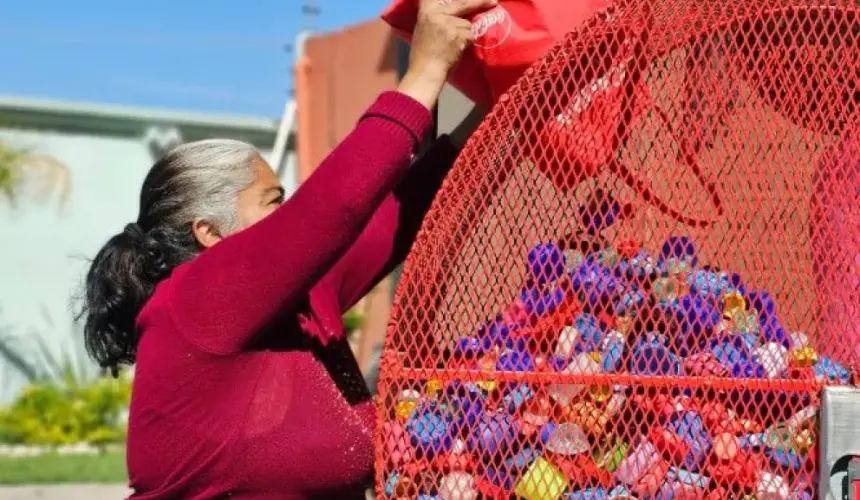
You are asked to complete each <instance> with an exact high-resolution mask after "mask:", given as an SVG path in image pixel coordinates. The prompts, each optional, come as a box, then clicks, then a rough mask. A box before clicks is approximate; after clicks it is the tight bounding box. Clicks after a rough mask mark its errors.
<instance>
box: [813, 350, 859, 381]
mask: <svg viewBox="0 0 860 500" xmlns="http://www.w3.org/2000/svg"><path fill="white" fill-rule="evenodd" d="M813 370H815V378H816V379H818V380H820V381H824V382H829V383H832V384H841V385H847V384H848V382H850V381H851V374H850V373H848V370H846V369H845V367H844V366H843V365H842V364H841V363H839V362H838V361H834V360H833V359H831V358H828V357H825V356H821V357H819V358H818V362H817V363H815V365H814V366H813Z"/></svg>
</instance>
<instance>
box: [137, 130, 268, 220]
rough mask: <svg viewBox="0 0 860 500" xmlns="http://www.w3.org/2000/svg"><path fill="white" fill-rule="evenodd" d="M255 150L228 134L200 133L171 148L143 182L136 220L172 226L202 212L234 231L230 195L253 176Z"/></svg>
mask: <svg viewBox="0 0 860 500" xmlns="http://www.w3.org/2000/svg"><path fill="white" fill-rule="evenodd" d="M258 155H259V152H258V151H257V149H256V148H255V147H254V146H252V145H250V144H248V143H246V142H242V141H236V140H232V139H206V140H202V141H195V142H189V143H186V144H182V145H180V146H177V147H175V148H173V149H172V150H171V151H170V152H168V153H167V154H166V155H164V157H163V158H162V159H161V160H159V161H158V162H157V163H156V164H155V166H153V168H152V171H150V174H149V175H148V176H147V179H146V181H145V182H144V186H143V190H142V192H141V203H140V210H141V213H140V216H141V218H142V219H145V220H141V221H140V222H141V225H142V226H145V225H149V226H150V227H152V226H155V225H167V226H170V227H173V228H178V227H183V226H187V225H189V224H191V223H192V222H193V221H194V220H195V219H198V218H202V219H206V220H207V221H209V222H211V223H213V224H215V226H216V227H217V228H218V229H219V230H220V231H222V232H223V233H225V234H228V233H230V232H233V231H236V230H237V229H238V226H239V221H238V219H237V211H236V200H237V198H238V196H239V193H240V192H241V191H242V190H243V189H245V188H246V187H247V186H248V185H250V184H251V183H252V182H253V180H254V170H253V160H254V158H255V157H257V156H258ZM146 220H148V221H152V222H151V223H150V224H147V222H146Z"/></svg>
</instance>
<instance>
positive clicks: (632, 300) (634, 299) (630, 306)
mask: <svg viewBox="0 0 860 500" xmlns="http://www.w3.org/2000/svg"><path fill="white" fill-rule="evenodd" d="M645 300H646V297H645V294H644V293H642V292H640V291H639V290H634V291H630V292H626V293H624V294H622V295H621V297H619V298H618V299H617V300H616V301H615V302H614V303H613V309H614V311H615V314H616V315H618V316H624V315H628V314H633V313H635V312H636V311H638V310H639V309H640V308H641V307H642V306H643V305H644V304H645Z"/></svg>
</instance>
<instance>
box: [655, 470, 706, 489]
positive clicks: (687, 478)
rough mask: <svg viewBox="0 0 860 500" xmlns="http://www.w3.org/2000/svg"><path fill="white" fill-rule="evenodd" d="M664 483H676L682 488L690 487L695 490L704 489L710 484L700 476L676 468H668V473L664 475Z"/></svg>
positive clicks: (704, 477)
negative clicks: (681, 485)
mask: <svg viewBox="0 0 860 500" xmlns="http://www.w3.org/2000/svg"><path fill="white" fill-rule="evenodd" d="M666 481H672V482H678V483H681V484H683V485H684V486H691V487H693V488H697V489H702V490H704V489H706V488H707V487H708V484H710V482H711V479H710V478H708V477H706V476H703V475H701V474H696V473H694V472H691V471H688V470H684V469H681V468H678V467H669V472H668V473H667V474H666Z"/></svg>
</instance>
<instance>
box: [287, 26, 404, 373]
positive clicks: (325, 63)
mask: <svg viewBox="0 0 860 500" xmlns="http://www.w3.org/2000/svg"><path fill="white" fill-rule="evenodd" d="M304 56H305V57H304V58H303V60H301V61H299V63H298V65H297V67H296V100H297V103H298V109H297V114H298V131H297V140H298V144H297V147H298V157H299V178H300V180H304V179H306V178H307V177H308V176H309V175H310V174H311V173H312V172H313V170H314V168H316V166H317V165H318V164H319V163H320V162H321V161H322V160H323V159H324V158H325V157H326V155H328V153H329V152H330V151H331V150H332V148H334V147H335V146H336V145H337V143H338V142H339V141H340V140H341V139H343V137H344V136H345V135H346V134H347V133H349V131H350V130H351V129H352V128H353V126H354V125H355V122H356V121H357V120H358V118H359V117H360V116H361V113H362V112H364V110H365V109H366V108H367V106H368V105H370V103H371V102H373V100H374V99H375V98H376V96H377V95H379V93H380V92H382V91H384V90H387V89H390V88H393V87H394V86H395V85H396V84H397V62H398V46H397V42H396V40H395V38H394V35H393V33H392V32H391V30H390V29H389V28H388V26H387V25H386V24H385V23H383V22H382V21H379V20H377V21H370V22H366V23H363V24H359V25H356V26H352V27H349V28H346V29H343V30H341V31H337V32H333V33H326V34H322V35H318V36H314V37H311V38H310V39H308V41H307V43H306V45H305V54H304ZM391 287H392V284H391V280H390V279H386V280H385V281H384V282H383V283H380V285H379V286H377V287H376V289H375V290H374V291H372V292H371V293H370V294H368V296H367V297H366V298H365V300H363V301H362V303H361V304H360V306H359V307H360V308H362V312H363V314H364V318H365V324H364V327H363V328H362V331H361V332H360V333H359V335H360V338H359V339H358V342H357V345H356V347H355V350H356V357H357V358H358V362H359V365H360V366H361V368H362V369H363V370H365V369H367V367H368V365H369V363H370V361H371V355H372V352H373V348H374V347H375V346H376V345H378V344H379V343H380V342H382V340H383V338H384V336H385V329H386V325H387V322H388V314H389V310H390V297H391Z"/></svg>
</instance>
